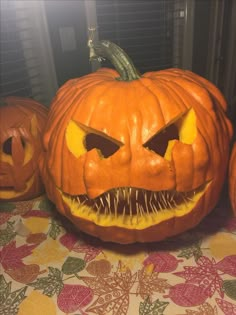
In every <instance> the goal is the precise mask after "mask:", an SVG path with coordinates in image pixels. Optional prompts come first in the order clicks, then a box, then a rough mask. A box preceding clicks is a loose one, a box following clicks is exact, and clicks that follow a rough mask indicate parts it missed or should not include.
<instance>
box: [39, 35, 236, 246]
mask: <svg viewBox="0 0 236 315" xmlns="http://www.w3.org/2000/svg"><path fill="white" fill-rule="evenodd" d="M92 50H93V52H94V53H95V54H96V55H98V56H100V57H105V58H109V59H110V60H111V61H112V62H113V64H114V66H115V67H116V70H117V71H115V70H112V69H100V70H98V71H97V72H95V73H93V74H90V75H87V76H84V77H82V78H78V79H73V80H70V81H68V82H67V83H66V84H64V86H62V87H61V88H60V89H59V91H58V93H57V95H56V97H55V99H54V101H53V102H52V104H51V108H50V112H49V119H48V122H47V127H46V132H45V135H44V149H45V152H44V155H43V157H42V159H41V161H40V163H41V164H40V165H41V171H42V175H43V178H44V183H45V186H46V191H47V193H48V196H49V198H50V199H51V200H52V201H53V202H54V203H55V204H56V206H57V207H58V209H59V211H60V212H61V213H62V214H64V215H65V216H67V217H68V218H69V219H70V220H71V221H72V222H73V223H74V224H75V225H76V226H78V227H79V229H81V230H82V231H85V232H87V233H89V234H92V235H94V236H97V237H99V238H101V239H103V240H106V241H113V242H119V243H132V242H135V241H138V242H146V241H158V240H161V239H164V238H166V237H169V236H171V235H175V234H177V233H180V232H183V231H185V230H187V229H190V228H192V227H193V226H195V225H196V224H198V223H199V221H200V220H201V219H202V218H203V217H204V216H205V215H206V214H207V213H209V211H210V210H211V209H213V207H214V206H215V205H216V203H217V201H218V198H219V194H220V191H221V188H222V185H223V182H224V179H225V174H226V169H227V163H228V156H229V142H230V138H231V134H232V130H231V124H230V122H229V120H228V119H227V117H226V115H225V110H226V103H225V100H224V98H223V96H222V95H221V93H220V92H219V91H218V89H217V88H216V87H215V86H214V85H212V84H211V83H210V82H208V81H207V80H205V79H203V78H201V77H199V76H198V75H195V74H193V73H192V72H189V71H184V70H180V69H169V70H163V71H158V72H149V73H146V74H144V75H142V76H140V75H139V74H138V73H137V71H136V69H135V68H134V66H133V64H132V62H131V61H130V60H129V58H128V56H127V55H126V54H125V53H124V52H123V50H121V49H120V48H119V47H118V46H116V45H115V44H113V43H111V42H108V41H101V42H98V43H97V44H93V46H92Z"/></svg>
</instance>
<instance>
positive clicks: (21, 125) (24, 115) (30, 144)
mask: <svg viewBox="0 0 236 315" xmlns="http://www.w3.org/2000/svg"><path fill="white" fill-rule="evenodd" d="M46 118H47V109H46V107H44V106H43V105H41V104H40V103H38V102H36V101H34V100H32V99H28V98H23V97H13V96H9V97H5V98H3V99H1V102H0V127H1V130H0V144H1V147H0V200H5V201H10V200H26V199H31V198H34V197H36V196H38V195H40V194H41V193H42V192H43V184H42V181H41V179H40V174H39V168H38V157H39V154H40V152H41V150H42V132H43V129H44V127H45V124H46Z"/></svg>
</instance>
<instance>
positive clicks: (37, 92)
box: [0, 0, 57, 105]
mask: <svg viewBox="0 0 236 315" xmlns="http://www.w3.org/2000/svg"><path fill="white" fill-rule="evenodd" d="M0 53H1V55H0V58H1V59H0V66H1V81H0V96H8V95H14V96H25V97H32V98H34V99H35V100H37V101H39V102H42V103H43V104H45V105H48V104H49V103H50V101H51V99H52V97H53V96H54V95H55V92H56V90H57V80H56V75H55V69H54V63H53V58H52V52H51V46H50V41H49V35H48V30H47V23H46V18H45V12H44V3H43V2H42V1H37V0H30V1H23V0H20V1H19V0H2V1H1V38H0Z"/></svg>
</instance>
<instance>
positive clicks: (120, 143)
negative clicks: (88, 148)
mask: <svg viewBox="0 0 236 315" xmlns="http://www.w3.org/2000/svg"><path fill="white" fill-rule="evenodd" d="M73 121H74V123H75V124H77V125H78V126H79V127H80V128H81V129H82V130H84V131H85V132H86V133H87V134H89V133H93V134H96V135H98V136H100V137H103V138H105V139H107V140H109V141H112V142H113V143H115V144H116V145H118V146H119V147H121V146H122V145H124V143H123V142H121V141H120V140H117V139H115V138H113V137H111V136H109V135H107V134H106V133H105V132H102V131H100V130H97V129H94V128H92V127H90V126H89V127H88V126H86V125H84V124H82V123H81V122H78V121H75V120H73Z"/></svg>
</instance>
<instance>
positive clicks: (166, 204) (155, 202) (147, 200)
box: [71, 187, 202, 217]
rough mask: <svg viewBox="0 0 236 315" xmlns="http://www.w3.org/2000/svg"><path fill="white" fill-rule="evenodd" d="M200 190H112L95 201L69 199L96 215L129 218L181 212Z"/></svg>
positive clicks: (82, 196)
mask: <svg viewBox="0 0 236 315" xmlns="http://www.w3.org/2000/svg"><path fill="white" fill-rule="evenodd" d="M200 190H202V188H201V187H200V188H198V189H195V190H192V191H191V192H177V191H157V192H155V191H148V190H143V189H137V188H132V187H121V188H116V189H112V190H110V191H108V192H106V193H104V194H102V195H100V196H99V197H97V198H95V199H90V198H88V196H87V195H78V196H73V197H71V199H72V203H76V204H77V205H78V207H80V206H83V205H86V206H88V207H90V208H92V209H93V210H94V211H96V213H97V215H99V214H105V215H115V216H117V215H122V216H127V215H129V216H130V217H132V216H134V215H137V216H145V215H150V214H151V213H154V214H155V213H158V212H159V211H163V210H177V211H178V209H179V210H181V209H182V208H183V207H188V205H189V203H191V202H193V199H194V196H195V194H196V193H197V192H198V191H200Z"/></svg>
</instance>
